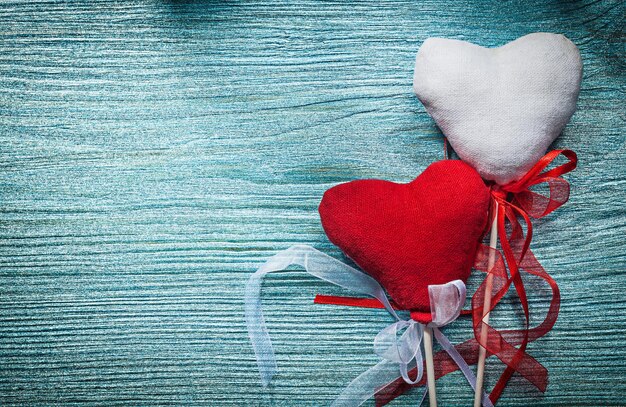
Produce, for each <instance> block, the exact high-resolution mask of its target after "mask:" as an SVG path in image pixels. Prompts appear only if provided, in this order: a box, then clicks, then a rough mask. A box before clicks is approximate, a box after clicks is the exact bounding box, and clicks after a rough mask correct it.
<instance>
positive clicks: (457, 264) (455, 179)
mask: <svg viewBox="0 0 626 407" xmlns="http://www.w3.org/2000/svg"><path fill="white" fill-rule="evenodd" d="M488 208H489V190H488V188H487V187H486V186H485V183H484V182H483V180H482V179H481V178H480V176H479V175H478V173H477V172H476V171H475V170H474V169H473V168H472V167H470V166H469V165H468V164H466V163H464V162H462V161H460V160H443V161H439V162H436V163H434V164H431V165H430V166H429V167H428V168H427V169H426V170H425V171H424V172H423V173H422V174H421V175H420V176H418V177H417V178H416V179H415V180H413V181H412V182H410V183H407V184H397V183H394V182H389V181H382V180H359V181H352V182H348V183H345V184H340V185H337V186H335V187H333V188H331V189H329V190H328V191H326V193H325V194H324V197H323V198H322V202H321V203H320V207H319V213H320V217H321V220H322V226H323V227H324V230H325V232H326V234H327V235H328V238H329V239H330V241H331V242H333V243H334V244H335V245H337V246H339V248H341V250H342V251H343V252H344V253H345V254H346V255H347V256H348V257H350V258H351V259H352V260H354V262H355V263H357V264H358V265H359V266H360V267H361V268H362V269H363V270H364V271H365V272H367V273H368V274H370V275H371V276H372V277H374V278H375V279H376V280H378V282H380V284H381V285H382V286H383V287H384V288H385V289H386V290H387V293H388V294H389V295H390V296H391V298H392V299H393V300H394V301H395V302H396V304H398V305H399V306H400V307H401V308H402V309H406V310H410V311H411V317H412V318H413V319H415V320H416V321H418V322H422V323H427V322H430V321H431V315H430V301H429V296H428V286H429V285H431V284H445V283H448V282H450V281H453V280H457V279H459V280H462V281H463V282H465V281H467V278H468V277H469V275H470V271H471V267H472V265H473V263H474V257H475V255H476V250H477V248H478V245H479V243H480V241H481V238H482V236H483V233H484V231H485V226H486V223H487V212H488Z"/></svg>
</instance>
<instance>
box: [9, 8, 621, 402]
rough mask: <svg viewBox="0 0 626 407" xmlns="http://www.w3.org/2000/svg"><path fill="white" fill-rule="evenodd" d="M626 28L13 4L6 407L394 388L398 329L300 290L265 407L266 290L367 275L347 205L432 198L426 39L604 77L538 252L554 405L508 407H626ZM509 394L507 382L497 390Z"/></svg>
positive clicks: (454, 330)
mask: <svg viewBox="0 0 626 407" xmlns="http://www.w3.org/2000/svg"><path fill="white" fill-rule="evenodd" d="M624 14H625V7H624V3H623V2H621V1H598V0H596V1H593V0H587V1H573V2H568V1H523V2H522V1H520V2H495V1H493V2H490V1H474V2H460V1H452V0H450V1H439V0H423V1H403V0H389V1H386V0H383V1H378V2H361V1H346V2H335V1H327V2H319V1H309V0H298V1H282V2H279V1H267V2H265V1H249V2H248V1H236V0H232V1H225V2H221V1H172V0H169V1H146V2H137V1H123V2H105V1H89V2H54V1H33V2H19V1H2V2H0V38H1V40H0V166H1V171H0V202H1V203H0V246H1V248H0V404H2V405H28V406H34V405H57V404H58V405H61V404H67V405H81V406H83V405H128V406H139V405H151V406H152V405H185V406H190V405H242V406H243V405H294V406H295V405H298V406H302V405H307V406H318V405H328V404H329V403H330V402H331V401H332V400H333V399H334V397H336V396H337V395H338V394H339V392H340V391H341V389H342V388H343V387H344V386H345V385H346V384H348V383H349V382H350V381H351V380H352V379H353V378H354V377H355V376H356V375H358V374H359V373H361V372H362V371H364V370H365V369H366V368H368V367H370V366H371V365H373V364H374V363H376V361H377V358H376V357H375V356H374V354H373V353H372V341H373V337H374V335H375V334H376V333H377V332H378V331H379V330H380V329H381V328H382V327H384V326H385V325H386V324H388V323H389V322H390V319H389V317H388V316H387V315H386V314H385V313H384V312H382V311H380V310H363V309H351V308H340V307H332V306H320V305H314V304H312V298H313V296H314V294H316V293H319V292H323V293H329V294H330V293H332V294H346V293H345V292H341V291H340V290H339V289H333V288H331V287H329V286H328V285H326V284H324V283H322V282H318V281H314V280H312V279H311V278H307V277H304V276H303V275H302V273H298V272H297V271H293V272H288V273H285V274H282V275H280V276H276V277H270V278H268V281H267V282H266V284H265V285H264V291H263V296H264V305H265V310H266V316H267V320H268V325H269V328H270V332H271V335H272V338H273V342H274V345H275V346H276V349H277V356H278V365H279V368H280V374H279V376H277V377H276V381H275V384H274V385H273V386H272V387H271V389H269V391H266V392H263V391H262V389H261V386H260V384H259V380H258V376H257V374H256V371H255V369H256V368H255V362H254V356H253V354H252V350H251V347H250V345H249V343H248V338H247V335H246V330H245V327H244V324H243V316H242V314H243V303H242V298H243V288H244V284H245V281H246V279H247V278H248V276H249V275H250V274H251V273H252V272H253V271H254V270H255V268H256V267H257V266H258V265H259V264H260V263H261V262H262V261H263V260H264V259H265V258H267V257H268V256H270V255H271V254H273V253H275V252H276V251H278V250H280V249H284V248H287V247H288V246H290V245H291V244H294V243H307V244H312V245H313V246H315V247H317V248H319V249H321V250H323V251H325V252H327V253H329V254H331V255H333V256H336V257H338V258H342V256H341V254H340V252H339V251H338V250H337V249H336V248H335V247H333V246H332V245H331V244H330V243H329V242H328V240H327V239H326V237H325V236H324V234H323V231H322V228H321V226H320V223H319V219H318V215H317V210H316V209H317V205H318V203H319V200H320V198H321V195H322V193H323V192H324V190H326V189H327V188H329V187H330V186H332V185H335V184H337V183H339V182H344V181H349V180H352V179H357V178H367V177H376V178H384V179H389V180H395V181H408V180H410V179H412V178H413V177H415V176H416V175H417V174H418V173H419V172H420V171H422V170H423V169H424V168H425V167H426V166H427V165H428V164H429V163H431V162H433V161H435V160H438V159H440V158H441V157H442V138H441V134H440V133H439V131H438V130H437V128H436V127H435V125H434V124H433V121H432V120H431V119H430V117H429V116H428V115H427V114H426V113H425V111H424V108H423V107H422V106H421V105H420V103H419V102H418V101H417V99H416V98H415V97H414V96H413V93H412V89H411V80H412V69H413V59H414V56H415V53H416V51H417V49H418V47H419V45H420V44H421V42H422V41H423V40H424V39H426V38H427V37H430V36H443V37H449V38H458V39H465V40H470V41H473V42H476V43H478V44H481V45H485V46H496V45H501V44H503V43H505V42H508V41H510V40H513V39H515V38H516V37H518V36H521V35H523V34H526V33H529V32H533V31H549V32H559V33H564V34H565V35H567V36H568V37H569V38H570V39H571V40H572V41H574V43H576V44H577V45H578V46H579V47H580V50H581V53H582V56H583V60H584V78H583V84H582V92H581V95H580V100H579V107H578V111H577V113H576V114H575V115H574V117H573V119H572V121H571V123H570V124H569V125H568V126H567V128H566V129H565V131H564V134H563V135H562V137H560V139H559V140H558V141H557V142H556V145H555V146H556V147H568V148H572V149H574V150H576V151H577V152H578V154H579V157H580V167H579V169H577V170H576V171H575V172H574V173H572V174H571V175H568V176H567V178H568V179H569V180H570V181H571V184H572V195H571V199H570V202H569V203H568V204H567V205H566V206H565V207H563V208H561V209H560V210H558V211H557V212H555V213H553V214H551V215H550V216H548V217H547V218H545V219H544V220H541V221H538V222H536V223H535V227H536V235H535V238H534V241H533V248H534V250H535V253H536V255H537V257H538V258H539V259H540V261H541V262H542V263H543V265H544V266H545V268H546V269H547V270H548V271H549V272H550V273H551V274H552V275H553V276H554V277H555V278H556V280H557V281H558V282H559V284H560V286H561V290H562V297H563V298H562V309H561V314H560V317H559V320H558V322H557V324H556V326H555V328H554V330H553V331H552V332H551V333H550V334H549V335H548V336H547V337H545V338H543V339H541V340H539V341H538V342H535V343H533V344H531V346H530V347H529V349H530V352H531V354H532V355H533V356H535V357H536V358H537V359H538V360H539V361H541V362H542V363H543V364H544V365H545V366H546V367H547V368H548V369H549V371H550V384H549V387H548V391H547V392H546V393H545V394H544V395H541V394H540V393H538V392H536V391H535V390H533V389H532V388H531V387H529V385H528V384H527V383H526V382H524V381H523V380H522V379H520V378H514V379H513V380H512V382H511V385H510V386H509V387H508V389H507V390H506V391H505V393H504V397H503V399H502V400H501V403H500V404H499V405H502V406H526V405H541V406H597V405H626V380H625V379H624V377H626V376H625V373H624V371H625V370H626V346H625V345H626V301H624V295H623V291H624V289H626V285H625V284H626V282H625V277H626V270H625V263H626V247H625V246H626V243H625V235H626V207H625V197H626V195H625V194H624V188H625V185H626V182H625V177H624V171H625V169H626V162H625V158H626V154H625V145H624V144H625V143H624V141H625V140H624V134H625V130H626V129H625V125H624V120H625V117H624V106H625V103H624V102H625V98H624V92H625V89H624V83H625V82H624V81H625V79H626V76H625V75H624V67H625V63H624V23H623V21H624ZM477 283H478V280H477V279H473V280H471V284H472V285H471V287H476V284H477ZM533 283H534V282H533V281H530V280H529V281H528V284H530V285H531V286H533ZM471 287H470V289H471ZM534 287H535V290H534V294H533V295H532V296H531V301H532V303H533V306H534V307H536V308H537V309H539V310H545V309H546V307H547V293H548V291H547V290H548V289H547V287H544V286H542V285H540V284H535V285H534ZM501 309H502V311H501V312H494V313H493V314H492V321H494V323H496V324H497V325H498V326H500V327H516V326H519V324H520V323H521V315H520V314H519V312H517V313H516V312H506V310H507V309H508V310H509V311H510V310H513V311H514V310H518V309H519V308H518V306H517V303H516V302H515V300H514V297H513V296H511V298H510V299H509V300H508V301H505V303H504V304H503V306H502V308H501ZM538 317H539V316H538ZM537 319H538V318H537ZM469 327H470V324H469V321H467V320H463V321H459V322H457V323H456V324H455V325H454V326H452V327H449V328H447V329H446V332H447V334H448V335H449V336H450V338H451V339H452V340H453V341H462V340H464V339H465V338H467V337H468V335H470V330H469ZM501 370H502V365H501V364H500V363H498V362H497V361H494V360H492V359H489V361H488V363H487V385H488V386H489V387H491V386H493V384H494V383H495V378H496V377H497V376H498V375H499V373H500V372H501ZM437 386H438V392H439V394H438V396H439V400H440V405H442V406H450V405H469V404H471V400H472V392H471V390H470V389H469V387H468V386H467V385H466V384H464V383H463V381H462V378H461V376H460V375H459V374H453V375H449V376H448V377H445V378H444V379H442V380H440V381H438V384H437ZM416 396H417V393H412V394H411V395H408V396H405V397H402V398H401V399H398V400H397V401H396V403H395V405H407V406H408V405H414V404H415V402H416V400H415V397H416Z"/></svg>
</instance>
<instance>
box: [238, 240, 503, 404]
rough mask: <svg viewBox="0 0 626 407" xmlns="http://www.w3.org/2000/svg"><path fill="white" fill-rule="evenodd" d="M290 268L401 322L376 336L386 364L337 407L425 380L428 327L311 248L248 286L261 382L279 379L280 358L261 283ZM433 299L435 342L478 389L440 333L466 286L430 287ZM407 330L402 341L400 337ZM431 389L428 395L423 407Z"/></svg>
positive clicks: (358, 381)
mask: <svg viewBox="0 0 626 407" xmlns="http://www.w3.org/2000/svg"><path fill="white" fill-rule="evenodd" d="M290 265H299V266H301V267H303V268H304V269H305V271H306V272H307V273H309V274H311V275H313V276H315V277H317V278H319V279H322V280H325V281H328V282H329V283H332V284H335V285H338V286H340V287H343V288H346V289H349V290H352V291H356V292H358V293H360V294H365V295H369V296H371V297H374V298H376V299H378V300H379V301H380V302H381V303H382V304H383V305H384V307H385V309H386V310H387V311H388V312H389V313H390V314H391V315H392V316H393V317H394V318H395V319H396V322H394V323H393V324H391V325H389V326H387V327H386V328H384V329H383V330H382V331H380V332H379V333H378V335H376V338H375V339H374V351H375V352H376V354H377V355H378V356H380V357H381V359H382V361H381V362H379V363H378V364H377V365H375V366H373V367H371V368H370V369H368V370H367V371H365V372H363V373H362V374H360V375H359V376H358V377H357V378H355V379H354V380H353V381H352V382H351V383H350V384H349V385H348V386H347V387H346V388H345V390H344V391H343V392H342V393H341V394H340V395H339V397H338V398H337V399H336V400H335V401H334V402H333V404H332V405H333V406H351V407H352V406H360V405H361V404H363V403H364V402H365V401H366V400H368V399H370V398H371V397H373V396H374V394H375V393H376V391H378V390H379V389H381V388H383V387H385V386H387V385H389V384H390V383H391V382H393V381H395V380H397V379H398V378H399V377H402V378H403V379H404V381H406V382H407V383H409V384H415V383H418V382H419V381H420V380H421V379H422V375H423V357H422V352H421V347H420V344H421V342H422V338H423V336H424V325H422V324H420V323H419V322H416V321H414V320H412V319H409V320H403V319H401V318H400V317H399V316H398V314H397V313H396V311H395V310H394V309H393V307H392V306H391V304H390V303H389V300H388V299H387V295H386V294H385V291H384V289H383V288H382V287H381V286H380V284H378V282H377V281H376V280H374V279H373V278H372V277H370V276H368V275H367V274H365V273H363V272H361V271H359V270H357V269H355V268H353V267H350V266H348V265H347V264H344V263H342V262H340V261H339V260H337V259H334V258H332V257H330V256H328V255H326V254H324V253H322V252H320V251H319V250H316V249H314V248H312V247H310V246H305V245H297V246H292V247H290V248H289V249H287V250H283V251H281V252H279V253H278V254H276V255H275V256H272V257H271V258H269V259H268V260H267V261H266V262H265V263H264V264H263V265H262V266H261V267H259V269H258V270H257V272H256V273H254V274H253V275H252V276H251V277H250V280H248V284H247V285H246V294H245V315H246V325H247V327H248V334H249V336H250V341H251V342H252V346H253V348H254V353H255V355H256V359H257V363H258V365H259V373H260V375H261V383H262V384H263V386H264V387H265V386H267V385H268V384H269V383H270V381H271V379H272V377H273V376H274V375H275V374H276V371H277V367H276V358H275V356H274V350H273V348H272V343H271V341H270V338H269V335H268V333H267V327H266V326H265V319H264V318H263V313H262V311H261V298H260V294H261V282H262V279H263V277H264V276H265V275H266V274H268V273H272V272H276V271H282V270H284V269H286V268H287V267H289V266H290ZM428 293H429V297H430V305H431V314H432V322H431V323H429V324H428V326H429V327H432V329H433V333H434V336H435V339H436V340H437V341H438V342H439V344H440V345H441V346H442V348H443V349H444V350H445V351H446V352H448V354H449V355H450V357H451V358H452V359H453V360H454V361H455V362H456V363H457V365H458V366H459V368H460V369H461V371H462V372H463V374H464V375H465V377H466V379H467V381H468V383H469V384H470V386H471V387H472V389H474V388H475V387H476V377H475V376H474V373H473V372H472V371H471V370H470V368H469V366H468V365H467V363H466V362H465V360H464V359H463V357H462V356H461V355H460V354H459V353H458V352H457V350H456V349H455V348H454V346H453V345H452V344H451V343H450V341H449V340H448V338H446V337H445V336H444V335H443V334H442V333H441V331H440V330H439V329H438V328H439V327H442V326H444V325H447V324H449V323H450V322H452V321H454V320H455V319H456V318H457V317H458V316H459V314H460V312H461V308H462V307H463V304H464V303H465V297H466V289H465V284H464V283H463V282H462V281H460V280H455V281H451V282H449V283H447V284H442V285H430V286H428ZM403 329H404V330H405V331H404V332H403V333H402V334H401V335H400V337H399V338H398V334H399V333H401V332H402V330H403ZM412 366H415V367H416V368H417V375H416V378H415V379H411V378H410V377H409V371H410V370H411V369H412ZM427 392H428V389H426V390H425V392H424V394H423V395H422V400H421V401H420V404H421V403H422V402H423V400H424V398H425V397H426V394H427ZM483 406H484V407H493V404H492V403H491V401H490V400H489V397H488V396H487V395H486V394H485V395H484V396H483Z"/></svg>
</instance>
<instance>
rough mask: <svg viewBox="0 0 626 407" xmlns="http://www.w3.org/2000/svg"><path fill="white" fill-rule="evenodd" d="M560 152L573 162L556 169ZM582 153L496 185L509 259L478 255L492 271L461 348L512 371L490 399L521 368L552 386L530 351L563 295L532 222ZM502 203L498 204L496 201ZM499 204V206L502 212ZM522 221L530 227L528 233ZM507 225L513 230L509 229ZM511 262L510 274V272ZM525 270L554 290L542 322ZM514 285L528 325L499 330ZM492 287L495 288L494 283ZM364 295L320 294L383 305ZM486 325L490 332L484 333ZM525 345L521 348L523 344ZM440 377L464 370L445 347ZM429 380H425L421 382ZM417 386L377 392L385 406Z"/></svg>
mask: <svg viewBox="0 0 626 407" xmlns="http://www.w3.org/2000/svg"><path fill="white" fill-rule="evenodd" d="M560 155H563V156H564V157H565V158H567V160H568V161H567V162H566V163H564V164H561V165H559V166H557V167H555V168H553V169H551V170H547V171H546V168H547V167H548V166H549V165H550V164H551V163H552V162H553V161H554V160H555V159H556V158H557V157H558V156H560ZM576 164H577V157H576V153H574V152H573V151H571V150H554V151H551V152H549V153H548V154H546V155H545V156H544V157H543V158H542V159H541V160H539V162H537V164H535V166H534V167H533V168H532V169H531V170H530V171H529V172H528V173H527V174H526V175H524V177H522V178H521V179H520V180H519V181H516V182H513V183H510V184H507V185H505V186H498V185H494V186H492V188H491V195H492V211H491V212H492V213H491V218H492V219H493V217H494V216H495V217H496V225H497V230H498V237H499V240H500V243H501V247H502V253H504V258H503V256H502V255H501V254H500V252H499V251H498V250H495V249H492V248H490V247H488V246H485V245H482V246H481V247H480V248H479V250H478V253H477V256H476V261H475V264H474V268H475V269H476V270H479V271H482V272H485V273H487V277H486V278H485V280H484V281H483V282H482V284H481V285H480V287H479V288H478V289H477V290H476V293H475V294H474V295H473V297H472V309H471V310H468V311H463V313H466V314H471V315H472V320H473V329H474V338H473V339H470V340H468V341H466V342H464V343H461V344H458V345H456V346H455V348H456V350H457V351H458V353H459V354H460V355H461V356H462V357H463V358H464V359H465V361H466V362H467V363H468V364H469V365H472V364H476V363H477V361H478V350H479V346H482V347H484V348H485V349H486V350H487V355H488V356H489V355H495V356H496V357H498V358H499V359H500V360H501V361H502V362H503V363H504V364H505V365H506V369H505V370H504V372H503V373H502V375H501V376H500V378H499V380H498V382H497V383H496V385H495V387H494V388H493V390H492V391H491V394H490V395H489V398H490V400H491V402H493V404H495V403H496V402H497V401H498V399H499V398H500V396H501V394H502V391H503V390H504V389H505V387H506V385H507V383H508V381H509V379H510V378H511V376H512V375H513V374H514V373H515V372H517V373H519V374H520V375H521V376H523V377H524V378H525V379H526V380H528V381H529V382H530V383H532V384H533V385H534V386H535V387H537V389H539V391H541V392H544V391H545V390H546V387H547V384H548V371H547V370H546V368H545V367H544V366H542V365H541V364H540V363H539V362H538V361H537V360H535V359H534V358H533V357H532V356H530V355H529V354H528V353H526V348H527V345H528V343H530V342H532V341H535V340H537V339H538V338H540V337H542V336H544V335H545V334H546V333H548V332H549V331H550V330H551V329H552V327H553V326H554V323H555V322H556V319H557V316H558V312H559V307H560V293H559V288H558V285H557V284H556V282H555V281H554V279H552V277H550V275H549V274H548V273H547V272H546V271H545V270H544V269H543V267H542V266H541V264H539V262H538V261H537V259H536V258H535V256H534V254H533V253H532V251H531V250H530V247H529V246H530V241H531V239H532V230H533V229H532V223H531V220H530V218H531V217H532V218H541V217H543V216H546V215H547V214H549V213H550V212H552V211H554V210H555V209H557V208H558V207H560V206H561V205H563V204H564V203H565V202H567V200H568V198H569V184H568V183H567V181H565V180H564V179H563V178H561V175H563V174H565V173H568V172H570V171H572V170H573V169H574V168H576ZM535 186H540V187H541V186H546V187H547V188H548V193H547V195H543V194H542V193H540V192H536V191H533V190H531V188H532V187H535ZM496 202H497V205H496ZM496 208H497V210H496ZM520 220H522V221H523V222H524V223H525V225H526V233H524V230H523V227H522V223H521V222H520ZM507 226H508V230H509V233H507ZM505 260H506V266H508V270H509V274H507V271H506V270H507V267H506V266H505ZM521 271H524V272H526V273H529V274H531V275H533V276H536V277H539V278H541V279H542V280H544V281H545V282H546V283H547V284H548V285H549V286H550V288H551V291H552V298H551V301H550V306H549V308H548V312H547V314H546V316H545V318H544V320H543V322H541V323H540V324H539V325H537V326H536V327H533V328H531V327H530V310H529V305H528V298H527V295H526V289H525V287H524V283H523V280H522V277H521V274H520V272H521ZM511 285H513V286H514V287H515V290H516V292H517V295H518V297H519V299H520V303H521V305H522V309H523V312H524V327H523V328H522V329H517V330H501V331H500V330H497V329H495V328H493V327H492V326H490V325H489V324H487V323H485V321H484V319H485V316H486V315H487V314H488V313H489V312H490V311H491V310H493V309H494V308H495V307H496V305H497V304H498V302H499V301H500V300H501V299H502V297H503V296H504V295H505V294H506V293H507V292H508V290H509V288H510V286H511ZM489 286H490V287H489ZM487 292H490V293H491V301H490V306H489V309H483V304H484V303H485V295H486V293H487ZM359 300H360V299H351V298H346V297H343V298H341V297H327V296H317V297H316V299H315V301H316V302H317V303H326V304H339V305H352V306H367V307H378V306H379V305H378V304H376V303H375V300H374V302H367V303H361V304H360V303H359ZM483 329H486V330H487V335H486V336H485V335H481V332H482V330H483ZM517 346H519V347H517ZM434 361H435V376H436V377H437V378H439V377H442V376H445V375H446V374H448V373H451V372H454V371H456V370H457V369H458V367H457V366H456V363H454V362H453V361H452V360H451V358H450V357H449V354H448V353H447V352H445V351H440V352H438V353H437V354H436V355H435V358H434ZM421 384H423V380H422V381H421V382H419V383H417V385H421ZM410 387H411V385H409V384H407V383H406V382H404V381H400V380H396V381H394V382H393V383H389V384H388V385H387V386H385V387H384V388H381V389H380V390H379V391H378V392H377V394H376V404H377V406H383V405H385V404H387V403H388V402H390V401H391V400H393V399H394V398H396V397H398V396H399V395H401V394H402V393H404V392H405V391H406V390H408V389H409V388H410Z"/></svg>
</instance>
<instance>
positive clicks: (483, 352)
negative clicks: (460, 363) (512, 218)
mask: <svg viewBox="0 0 626 407" xmlns="http://www.w3.org/2000/svg"><path fill="white" fill-rule="evenodd" d="M494 213H495V214H494V217H493V223H492V224H491V236H490V237H489V247H491V248H492V249H495V248H496V247H497V246H498V202H496V206H495V211H494ZM495 261H496V253H495V250H491V252H490V253H489V264H488V266H487V268H488V269H491V268H492V267H493V264H494V263H495ZM492 286H493V275H492V274H488V275H487V283H486V285H485V299H484V300H485V302H484V303H483V310H488V309H489V307H491V290H492ZM489 314H490V313H489V312H487V315H485V318H484V321H485V323H486V324H488V323H489ZM480 341H481V342H483V343H484V342H485V341H487V330H486V329H483V326H481V329H480ZM486 359H487V349H485V348H483V347H482V346H480V347H479V348H478V368H477V369H476V390H475V392H474V407H480V405H481V401H482V395H483V382H484V378H485V360H486Z"/></svg>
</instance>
